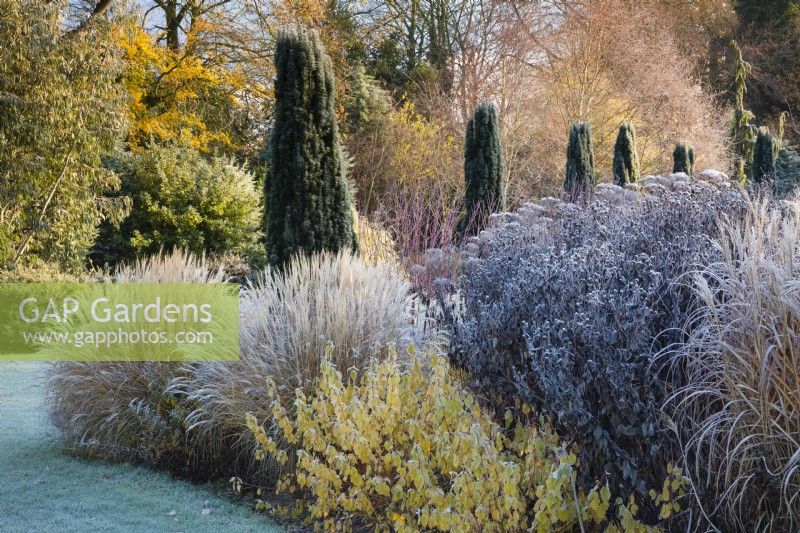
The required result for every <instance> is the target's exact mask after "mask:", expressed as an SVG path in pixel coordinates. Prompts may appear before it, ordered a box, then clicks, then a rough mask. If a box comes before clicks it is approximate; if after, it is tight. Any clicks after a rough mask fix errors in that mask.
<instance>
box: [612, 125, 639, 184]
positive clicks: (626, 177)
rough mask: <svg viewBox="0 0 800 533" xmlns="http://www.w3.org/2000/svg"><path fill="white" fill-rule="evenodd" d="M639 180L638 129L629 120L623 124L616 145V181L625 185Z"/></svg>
mask: <svg viewBox="0 0 800 533" xmlns="http://www.w3.org/2000/svg"><path fill="white" fill-rule="evenodd" d="M638 180H639V156H638V155H637V154H636V130H635V129H634V127H633V124H630V123H628V122H626V123H624V124H621V125H620V127H619V133H618V134H617V142H616V144H615V145H614V183H616V184H617V185H619V186H620V187H624V186H625V184H626V183H636V182H637V181H638Z"/></svg>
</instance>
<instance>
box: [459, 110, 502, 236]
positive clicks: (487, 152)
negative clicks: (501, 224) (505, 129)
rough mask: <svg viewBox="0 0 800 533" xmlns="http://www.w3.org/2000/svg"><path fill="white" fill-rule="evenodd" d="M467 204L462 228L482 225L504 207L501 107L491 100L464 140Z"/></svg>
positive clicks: (472, 121) (465, 195) (477, 116)
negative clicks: (495, 105) (489, 216)
mask: <svg viewBox="0 0 800 533" xmlns="http://www.w3.org/2000/svg"><path fill="white" fill-rule="evenodd" d="M464 181H465V185H466V190H465V193H464V207H465V210H466V213H465V215H464V219H462V222H461V227H462V230H463V229H465V228H467V227H468V226H472V227H478V226H480V225H482V222H483V221H485V219H486V217H487V216H488V215H490V214H491V213H494V212H496V211H499V210H501V209H503V207H504V204H505V191H504V189H505V187H504V183H503V148H502V145H501V143H500V128H499V126H498V123H497V110H496V109H495V107H494V105H493V104H491V103H488V102H484V103H482V104H480V105H479V106H478V107H477V109H476V110H475V114H474V115H473V117H472V118H471V119H470V120H469V123H468V124H467V133H466V139H465V142H464Z"/></svg>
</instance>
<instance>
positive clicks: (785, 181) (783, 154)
mask: <svg viewBox="0 0 800 533" xmlns="http://www.w3.org/2000/svg"><path fill="white" fill-rule="evenodd" d="M798 184H800V153H798V152H797V149H796V148H794V147H790V146H787V147H785V148H782V149H781V151H780V152H779V154H778V161H777V162H776V163H775V180H774V182H773V188H774V190H775V194H777V195H779V196H785V195H787V194H789V193H790V192H792V191H793V190H794V189H796V188H797V185H798Z"/></svg>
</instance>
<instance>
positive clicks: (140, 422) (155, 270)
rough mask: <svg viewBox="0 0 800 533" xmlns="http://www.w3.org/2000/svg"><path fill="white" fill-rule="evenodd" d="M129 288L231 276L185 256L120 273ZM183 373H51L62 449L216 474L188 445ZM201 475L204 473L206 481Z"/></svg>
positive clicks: (143, 262)
mask: <svg viewBox="0 0 800 533" xmlns="http://www.w3.org/2000/svg"><path fill="white" fill-rule="evenodd" d="M114 279H115V280H116V281H117V282H121V283H137V282H138V283H219V282H222V281H224V280H225V273H224V272H222V271H220V270H215V269H212V268H211V267H210V266H209V264H208V262H207V261H206V260H205V259H204V258H199V257H196V256H194V255H192V254H190V253H187V252H184V251H182V250H175V251H173V252H171V253H169V254H158V255H155V256H152V257H149V258H146V259H140V260H138V261H136V262H135V263H133V264H131V265H123V266H120V267H119V268H118V269H117V271H116V272H115V274H114ZM181 372H182V369H181V368H180V365H178V364H177V363H165V362H118V363H117V362H113V363H89V362H64V363H56V364H54V365H53V366H52V367H51V368H50V369H49V371H48V379H47V403H48V408H49V412H50V418H51V420H52V421H53V424H54V425H55V427H56V428H57V429H58V430H59V433H60V436H61V439H62V442H64V443H65V444H66V445H68V446H70V447H72V448H75V449H77V450H79V451H82V452H86V453H88V454H89V455H92V456H97V457H103V458H108V459H115V460H128V461H133V462H144V463H147V464H151V465H154V466H158V467H163V468H167V469H169V470H172V471H174V472H177V473H180V474H183V475H189V476H195V475H203V476H204V475H205V474H206V473H209V472H211V471H213V470H214V467H213V466H212V465H209V464H204V462H203V459H202V457H200V455H199V454H198V453H197V450H196V449H195V448H194V447H193V446H192V445H191V443H190V442H189V441H188V437H187V434H186V425H185V423H184V419H185V417H186V416H187V415H188V414H189V412H191V410H192V409H193V407H192V406H191V405H189V404H187V403H185V402H184V401H183V400H182V399H181V398H179V397H178V396H176V395H175V394H173V393H171V392H169V391H168V389H169V386H170V384H171V382H172V380H173V379H174V378H175V377H176V376H178V375H180V373H181ZM201 472H202V473H203V474H201Z"/></svg>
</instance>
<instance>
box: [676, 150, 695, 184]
mask: <svg viewBox="0 0 800 533" xmlns="http://www.w3.org/2000/svg"><path fill="white" fill-rule="evenodd" d="M672 161H673V163H672V172H683V173H684V174H688V175H689V176H691V175H692V174H693V173H694V148H692V145H691V144H688V143H682V142H681V143H678V144H676V145H675V151H674V152H672Z"/></svg>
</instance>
